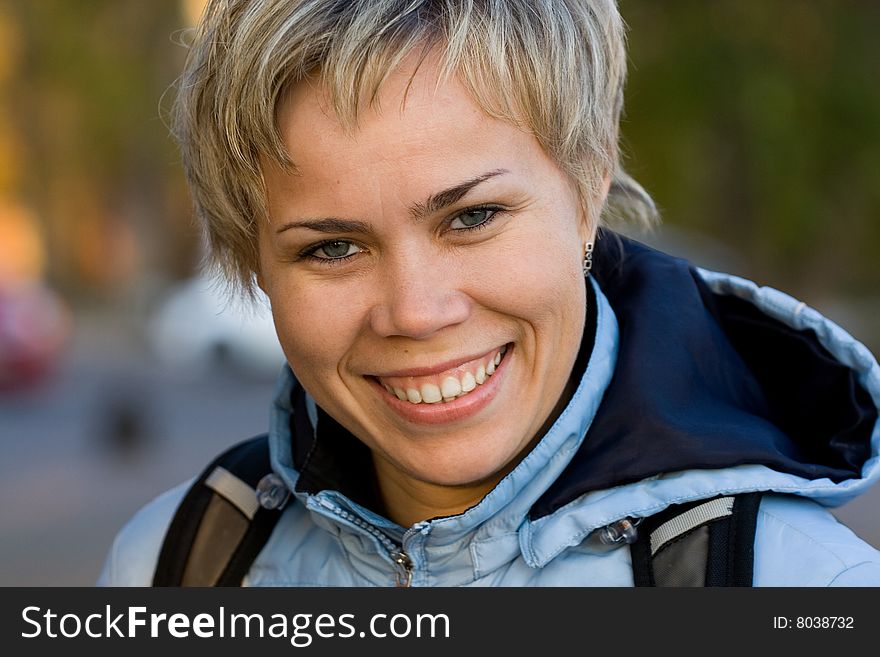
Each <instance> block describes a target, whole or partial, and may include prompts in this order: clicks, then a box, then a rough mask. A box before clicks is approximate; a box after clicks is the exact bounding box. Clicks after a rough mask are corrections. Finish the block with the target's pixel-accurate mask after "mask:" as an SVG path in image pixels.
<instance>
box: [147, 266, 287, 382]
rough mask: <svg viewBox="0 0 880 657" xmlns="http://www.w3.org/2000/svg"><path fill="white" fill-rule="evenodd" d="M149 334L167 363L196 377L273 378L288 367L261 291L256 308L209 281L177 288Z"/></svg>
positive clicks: (155, 317) (195, 280) (199, 280)
mask: <svg viewBox="0 0 880 657" xmlns="http://www.w3.org/2000/svg"><path fill="white" fill-rule="evenodd" d="M148 330H149V339H150V342H151V346H152V348H153V350H154V352H155V353H156V355H157V356H158V358H159V359H160V360H161V361H162V362H163V363H165V364H166V365H168V366H169V367H172V368H175V369H180V370H185V371H187V372H190V373H193V374H196V375H199V374H205V373H209V372H212V371H218V370H221V369H223V370H233V371H235V372H238V373H242V374H246V375H251V376H257V377H260V378H266V377H271V378H274V377H276V376H277V375H278V372H279V371H280V369H281V365H282V364H283V363H284V353H283V352H282V351H281V345H280V344H279V343H278V337H277V335H276V333H275V326H274V324H273V323H272V313H271V311H270V308H269V301H268V299H266V297H265V296H264V295H263V294H262V293H261V292H260V291H259V290H258V294H257V300H256V302H255V303H254V304H249V303H246V302H245V301H243V300H240V299H235V298H232V297H231V295H228V294H226V293H225V291H224V290H223V287H222V284H220V283H218V281H217V280H215V279H212V278H209V277H207V276H197V277H195V278H192V279H190V280H187V281H185V282H183V283H181V284H179V285H177V286H175V287H173V288H172V289H171V290H170V291H169V292H168V293H167V294H166V295H165V297H164V298H163V300H162V301H161V302H160V304H159V305H158V307H157V309H156V311H155V313H154V315H153V317H152V320H151V322H150V326H149V329H148Z"/></svg>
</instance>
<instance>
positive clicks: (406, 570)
mask: <svg viewBox="0 0 880 657" xmlns="http://www.w3.org/2000/svg"><path fill="white" fill-rule="evenodd" d="M391 558H392V559H393V560H394V563H395V565H396V566H397V586H398V587H399V588H409V586H411V585H412V571H413V564H412V560H411V559H410V558H409V555H408V554H407V553H406V552H404V551H403V550H398V551H397V552H395V553H394V554H392V555H391Z"/></svg>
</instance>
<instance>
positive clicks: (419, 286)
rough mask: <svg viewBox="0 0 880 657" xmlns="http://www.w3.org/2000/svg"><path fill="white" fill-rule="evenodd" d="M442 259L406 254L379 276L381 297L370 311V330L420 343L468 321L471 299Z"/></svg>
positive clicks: (454, 273) (451, 266) (449, 266)
mask: <svg viewBox="0 0 880 657" xmlns="http://www.w3.org/2000/svg"><path fill="white" fill-rule="evenodd" d="M422 256H424V254H422ZM442 260H443V259H442V256H441V257H438V258H436V259H434V260H431V259H430V258H425V257H418V256H415V255H414V254H409V255H407V256H404V257H400V258H397V259H395V262H392V263H388V265H389V266H387V267H385V268H383V270H382V271H381V273H378V275H379V276H381V280H380V282H379V285H380V288H381V294H380V295H379V297H378V299H377V303H376V304H375V305H374V306H373V308H372V309H371V312H370V324H371V326H372V329H373V331H375V332H376V333H377V334H378V335H380V336H382V337H390V336H403V337H408V338H412V339H415V340H421V339H426V338H429V337H431V336H432V335H434V334H435V333H437V332H438V331H441V330H442V329H444V328H447V327H450V326H455V325H456V324H460V323H462V322H464V321H465V320H467V318H468V317H469V316H470V314H471V299H470V297H469V296H468V295H467V294H466V293H465V292H463V291H462V290H461V289H459V284H458V283H459V280H460V278H459V276H457V275H456V271H455V269H456V268H455V267H454V265H453V264H452V263H444V262H443V261H442Z"/></svg>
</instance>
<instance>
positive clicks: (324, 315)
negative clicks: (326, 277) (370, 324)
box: [272, 285, 360, 387]
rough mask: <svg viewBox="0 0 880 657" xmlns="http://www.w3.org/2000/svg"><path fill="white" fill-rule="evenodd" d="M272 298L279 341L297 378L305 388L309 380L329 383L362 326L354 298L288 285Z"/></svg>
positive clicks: (307, 287)
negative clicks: (358, 328) (353, 302)
mask: <svg viewBox="0 0 880 657" xmlns="http://www.w3.org/2000/svg"><path fill="white" fill-rule="evenodd" d="M272 298H273V301H272V314H273V317H274V320H275V329H276V331H277V333H278V339H279V341H280V343H281V347H282V349H283V350H284V355H285V356H286V357H287V361H288V363H289V364H290V366H291V368H292V369H293V371H294V373H295V374H296V375H297V378H298V379H299V380H300V381H301V382H302V383H303V384H306V385H307V381H308V380H314V381H318V382H323V383H324V384H326V383H328V382H329V381H330V380H331V379H328V376H329V375H330V373H332V372H335V371H337V369H338V366H339V363H340V362H341V361H342V359H343V358H344V357H345V354H346V353H347V351H348V350H349V348H350V347H351V345H352V344H353V342H354V340H355V338H356V335H357V327H358V326H359V325H360V319H359V317H360V311H359V309H358V308H357V307H356V306H354V305H353V304H352V297H351V295H346V297H345V298H338V295H336V294H334V289H333V288H332V286H330V287H329V288H327V287H325V286H311V287H310V286H307V285H302V286H287V287H286V288H285V289H284V293H283V294H277V293H276V294H273V295H272ZM307 387H308V385H307Z"/></svg>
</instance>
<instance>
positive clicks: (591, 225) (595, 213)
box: [580, 171, 611, 243]
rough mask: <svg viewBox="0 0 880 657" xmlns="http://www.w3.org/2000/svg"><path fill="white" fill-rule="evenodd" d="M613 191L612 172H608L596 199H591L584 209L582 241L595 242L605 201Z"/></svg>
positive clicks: (581, 228) (581, 229)
mask: <svg viewBox="0 0 880 657" xmlns="http://www.w3.org/2000/svg"><path fill="white" fill-rule="evenodd" d="M610 189H611V172H610V171H609V172H607V173H606V174H605V176H604V177H603V178H602V184H601V185H600V186H599V189H598V190H597V192H596V195H595V197H593V198H592V199H590V201H589V203H588V204H584V205H586V207H582V210H581V212H582V217H581V222H580V223H581V225H580V233H581V241H582V242H584V243H586V242H595V241H596V231H598V230H599V217H600V215H601V214H602V208H604V207H605V201H606V200H607V198H608V191H609V190H610Z"/></svg>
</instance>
